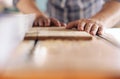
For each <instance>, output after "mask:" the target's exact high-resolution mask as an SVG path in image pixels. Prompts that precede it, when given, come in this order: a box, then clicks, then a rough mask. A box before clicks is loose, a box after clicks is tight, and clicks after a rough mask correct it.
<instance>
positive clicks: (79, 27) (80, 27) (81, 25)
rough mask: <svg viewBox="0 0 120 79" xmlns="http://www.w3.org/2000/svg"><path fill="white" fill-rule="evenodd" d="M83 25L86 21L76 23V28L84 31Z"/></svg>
mask: <svg viewBox="0 0 120 79" xmlns="http://www.w3.org/2000/svg"><path fill="white" fill-rule="evenodd" d="M85 25H86V22H85V21H81V23H79V24H78V30H80V31H84V30H85Z"/></svg>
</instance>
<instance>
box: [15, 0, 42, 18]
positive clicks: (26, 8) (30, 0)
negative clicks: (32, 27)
mask: <svg viewBox="0 0 120 79" xmlns="http://www.w3.org/2000/svg"><path fill="white" fill-rule="evenodd" d="M17 8H18V9H19V10H20V11H21V12H23V13H25V14H30V13H35V14H36V15H37V16H40V15H41V16H42V15H43V13H42V12H41V11H40V10H39V9H38V8H37V6H36V4H35V2H34V0H19V2H18V4H17Z"/></svg>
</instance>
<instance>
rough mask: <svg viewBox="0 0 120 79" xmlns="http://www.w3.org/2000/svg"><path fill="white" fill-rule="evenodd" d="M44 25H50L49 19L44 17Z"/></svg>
mask: <svg viewBox="0 0 120 79" xmlns="http://www.w3.org/2000/svg"><path fill="white" fill-rule="evenodd" d="M44 26H45V27H48V26H50V20H49V19H45V20H44Z"/></svg>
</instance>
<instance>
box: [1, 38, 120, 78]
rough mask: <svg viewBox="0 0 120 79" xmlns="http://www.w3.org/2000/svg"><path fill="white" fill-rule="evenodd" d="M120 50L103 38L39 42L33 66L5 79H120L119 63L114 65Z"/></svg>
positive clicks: (10, 73)
mask: <svg viewBox="0 0 120 79" xmlns="http://www.w3.org/2000/svg"><path fill="white" fill-rule="evenodd" d="M119 51H120V49H119V48H116V47H114V46H112V45H111V44H109V43H107V42H106V41H103V40H101V39H94V40H92V41H76V40H72V41H68V40H45V41H39V43H37V46H36V49H35V51H34V54H33V60H32V64H31V65H33V66H32V67H29V66H26V67H25V68H23V69H17V70H13V71H8V72H6V73H5V74H4V76H3V78H6V77H7V78H8V79H10V78H12V79H26V78H28V79H35V78H37V79H117V78H118V79H119V78H120V76H119V72H120V70H119V67H118V68H117V67H116V65H117V64H118V63H117V62H114V61H118V60H120V57H119V56H118V54H119ZM111 58H112V59H111ZM107 60H108V62H107ZM114 68H115V71H114ZM114 72H115V73H114ZM117 74H118V75H117Z"/></svg>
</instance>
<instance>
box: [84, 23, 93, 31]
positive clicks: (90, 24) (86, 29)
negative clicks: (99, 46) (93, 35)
mask: <svg viewBox="0 0 120 79" xmlns="http://www.w3.org/2000/svg"><path fill="white" fill-rule="evenodd" d="M92 26H93V23H87V24H86V26H85V31H86V32H88V33H89V32H90V30H91V27H92Z"/></svg>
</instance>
